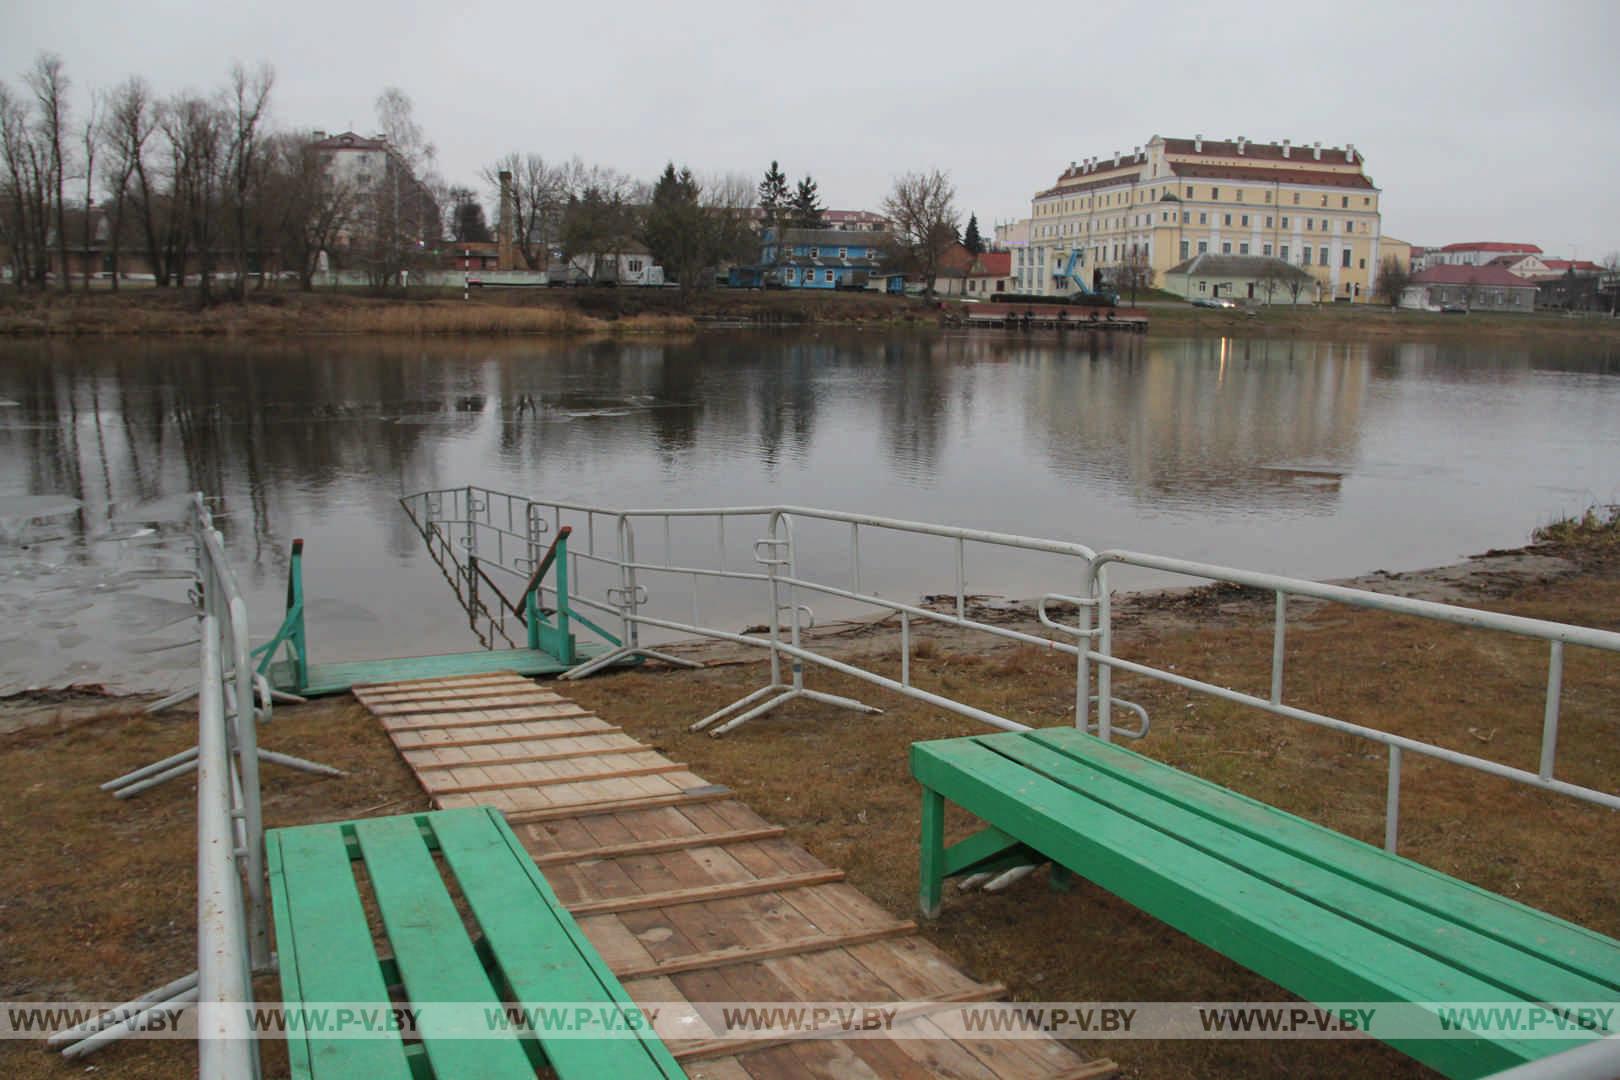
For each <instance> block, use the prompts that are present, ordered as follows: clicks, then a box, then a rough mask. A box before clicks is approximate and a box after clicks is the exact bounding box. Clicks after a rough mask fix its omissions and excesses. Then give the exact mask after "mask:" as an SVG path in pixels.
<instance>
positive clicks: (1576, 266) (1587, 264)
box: [1541, 259, 1603, 274]
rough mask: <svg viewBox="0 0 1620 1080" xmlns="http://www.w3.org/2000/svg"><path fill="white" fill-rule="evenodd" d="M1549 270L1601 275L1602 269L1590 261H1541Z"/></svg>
mask: <svg viewBox="0 0 1620 1080" xmlns="http://www.w3.org/2000/svg"><path fill="white" fill-rule="evenodd" d="M1541 261H1542V262H1543V263H1545V264H1546V267H1547V269H1549V270H1574V271H1576V272H1577V273H1581V274H1601V273H1603V267H1601V266H1599V265H1598V264H1597V263H1595V262H1593V261H1591V260H1590V259H1542V260H1541Z"/></svg>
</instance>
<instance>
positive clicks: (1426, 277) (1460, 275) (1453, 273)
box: [1412, 263, 1536, 289]
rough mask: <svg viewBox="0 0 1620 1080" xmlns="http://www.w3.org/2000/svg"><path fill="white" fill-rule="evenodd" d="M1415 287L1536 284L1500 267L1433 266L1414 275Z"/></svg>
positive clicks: (1525, 286) (1520, 287) (1520, 286)
mask: <svg viewBox="0 0 1620 1080" xmlns="http://www.w3.org/2000/svg"><path fill="white" fill-rule="evenodd" d="M1412 284H1414V285H1490V286H1500V287H1507V288H1519V289H1534V288H1535V287H1536V283H1535V282H1533V281H1529V280H1526V279H1525V278H1522V277H1520V276H1519V275H1518V274H1515V273H1512V272H1511V271H1508V270H1505V269H1503V268H1502V267H1500V266H1489V265H1488V266H1453V265H1451V264H1450V263H1446V264H1443V265H1440V266H1431V267H1429V268H1428V269H1427V270H1421V271H1419V272H1418V273H1416V274H1413V275H1412Z"/></svg>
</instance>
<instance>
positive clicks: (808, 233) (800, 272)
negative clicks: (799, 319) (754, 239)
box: [728, 228, 888, 289]
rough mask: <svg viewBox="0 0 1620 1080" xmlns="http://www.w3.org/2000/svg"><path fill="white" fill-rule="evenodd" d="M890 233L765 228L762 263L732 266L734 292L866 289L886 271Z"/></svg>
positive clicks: (762, 239) (760, 253)
mask: <svg viewBox="0 0 1620 1080" xmlns="http://www.w3.org/2000/svg"><path fill="white" fill-rule="evenodd" d="M887 236H888V234H887V233H884V232H877V231H873V230H845V229H782V230H780V231H778V230H777V229H774V228H768V229H766V230H765V231H764V232H763V233H762V234H761V235H760V249H759V262H758V263H757V264H755V265H751V266H749V265H744V266H734V267H732V268H731V273H730V275H729V276H728V280H729V282H730V284H731V285H732V286H733V287H736V288H756V289H757V288H760V287H762V286H770V287H773V288H776V287H779V288H783V289H864V288H866V285H867V280H868V279H869V278H871V277H872V276H873V275H874V274H876V273H877V272H878V271H879V270H880V269H881V266H882V251H881V248H882V245H883V241H884V240H885V239H886V238H887Z"/></svg>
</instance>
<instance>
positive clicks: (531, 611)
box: [523, 582, 540, 650]
mask: <svg viewBox="0 0 1620 1080" xmlns="http://www.w3.org/2000/svg"><path fill="white" fill-rule="evenodd" d="M523 624H524V628H525V629H527V630H528V632H529V648H531V649H535V650H538V649H539V648H540V583H539V582H535V585H534V588H532V589H530V590H529V591H528V592H526V593H524V594H523Z"/></svg>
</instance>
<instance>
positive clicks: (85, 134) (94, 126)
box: [64, 90, 117, 292]
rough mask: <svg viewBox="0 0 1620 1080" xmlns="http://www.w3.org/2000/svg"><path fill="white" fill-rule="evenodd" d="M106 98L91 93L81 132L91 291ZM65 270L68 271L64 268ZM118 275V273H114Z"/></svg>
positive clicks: (86, 287)
mask: <svg viewBox="0 0 1620 1080" xmlns="http://www.w3.org/2000/svg"><path fill="white" fill-rule="evenodd" d="M105 104H106V99H105V97H104V96H103V94H102V93H101V91H99V90H97V91H95V92H94V93H92V94H91V95H90V115H89V116H87V117H85V119H84V130H83V131H82V132H81V134H80V140H81V145H82V146H83V147H84V260H85V262H84V291H85V292H89V291H90V281H91V279H92V278H94V277H95V276H96V275H95V271H94V269H93V268H92V267H91V264H90V248H91V245H92V244H93V243H94V241H95V237H96V223H95V208H96V188H95V180H96V149H97V147H99V146H100V145H101V144H102V113H103V112H104V111H105V110H104V106H105ZM64 272H66V271H65V270H64ZM114 276H115V277H116V276H117V275H116V273H115V274H114Z"/></svg>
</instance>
